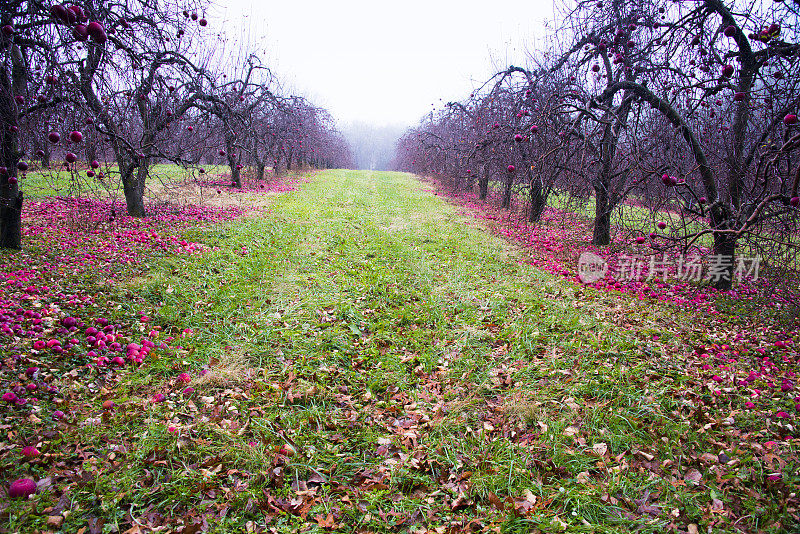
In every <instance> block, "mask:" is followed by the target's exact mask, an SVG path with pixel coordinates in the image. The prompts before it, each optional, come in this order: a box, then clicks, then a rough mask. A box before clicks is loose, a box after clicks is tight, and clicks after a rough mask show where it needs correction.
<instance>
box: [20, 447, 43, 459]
mask: <svg viewBox="0 0 800 534" xmlns="http://www.w3.org/2000/svg"><path fill="white" fill-rule="evenodd" d="M39 454H40V453H39V449H37V448H36V447H34V446H33V445H28V446H27V447H22V455H23V456H24V457H25V458H36V457H37V456H39Z"/></svg>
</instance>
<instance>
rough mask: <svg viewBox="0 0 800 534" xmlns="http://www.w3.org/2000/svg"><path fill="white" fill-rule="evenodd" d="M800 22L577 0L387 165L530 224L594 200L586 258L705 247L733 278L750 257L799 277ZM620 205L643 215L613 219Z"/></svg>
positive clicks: (788, 0)
mask: <svg viewBox="0 0 800 534" xmlns="http://www.w3.org/2000/svg"><path fill="white" fill-rule="evenodd" d="M798 13H800V3H798V2H797V0H784V1H781V0H775V1H773V0H747V1H739V0H735V1H734V0H690V1H673V0H658V1H655V2H651V1H643V0H601V1H598V0H592V1H579V2H577V3H576V4H573V5H571V6H570V7H569V8H564V9H563V10H562V12H561V17H560V22H559V27H558V28H557V29H556V30H555V31H554V32H553V34H552V35H551V36H550V37H549V41H548V42H547V45H548V46H547V52H535V53H533V54H532V55H531V57H532V59H531V60H530V63H531V64H530V65H529V66H528V67H527V68H520V67H509V68H508V69H506V70H504V71H502V72H498V73H497V74H495V75H494V76H492V77H491V78H490V79H489V80H488V81H487V82H486V83H485V84H484V85H483V86H482V87H480V88H479V89H478V90H476V91H474V92H473V94H471V95H469V97H468V98H467V99H465V100H463V101H460V102H451V103H448V104H447V106H445V107H444V109H442V110H440V111H438V112H436V113H432V114H431V115H430V116H428V117H426V118H425V119H424V120H423V121H422V122H421V124H420V125H419V126H418V127H417V128H415V129H413V130H411V131H409V132H407V133H406V135H405V136H404V137H403V138H402V139H401V140H400V142H399V143H398V150H397V156H396V157H397V159H396V166H397V167H398V168H400V169H403V170H409V171H412V172H415V173H419V174H426V175H432V176H435V177H439V178H440V179H441V180H444V181H447V182H449V183H450V185H451V186H452V187H453V188H455V189H463V188H467V189H471V188H474V189H475V190H476V192H477V194H478V195H479V197H480V198H481V199H482V200H485V199H486V198H487V195H488V196H489V197H490V198H491V197H492V194H491V193H492V192H494V191H496V192H497V193H498V195H497V197H498V199H499V200H498V201H499V202H500V203H501V205H502V207H504V208H508V207H510V206H511V204H512V200H513V199H514V198H517V197H518V196H519V195H520V194H524V196H525V198H526V200H527V202H526V209H527V217H528V219H529V221H531V222H536V221H537V220H538V219H539V217H540V216H541V214H542V213H543V211H544V210H545V208H546V207H547V206H548V202H550V203H551V204H552V203H553V200H554V199H558V205H559V206H562V207H563V206H564V205H565V203H566V201H565V200H563V199H565V198H566V199H583V201H584V202H587V203H588V202H589V201H591V202H592V203H593V204H594V210H593V216H594V222H593V235H592V243H593V244H594V245H596V246H603V245H608V244H609V243H611V242H612V239H613V236H614V232H615V230H622V231H624V233H625V235H627V236H631V237H635V239H636V240H637V241H638V242H639V243H645V242H649V244H650V246H651V247H652V248H653V249H654V250H656V251H664V252H666V251H669V250H673V251H680V252H683V253H687V252H689V251H691V250H693V249H698V248H700V247H699V245H700V244H702V243H706V244H707V245H709V246H708V247H707V248H709V249H710V252H711V253H712V254H714V255H716V257H717V258H719V261H720V265H723V266H727V267H728V268H729V270H728V274H729V275H730V274H731V273H732V269H733V266H734V264H735V259H734V254H736V253H737V251H741V250H745V247H746V250H747V251H748V252H749V253H752V254H760V255H762V256H763V257H765V258H767V259H768V260H769V261H770V263H771V264H772V265H773V266H775V267H782V268H790V269H797V266H798V251H799V247H800V241H798V223H800V210H799V209H798V205H799V204H800V198H798V182H800V125H798V119H797V112H798V108H800V40H798V32H800V18H799V16H798ZM624 206H636V208H637V213H639V214H640V216H638V217H631V218H628V219H627V220H623V219H622V218H620V217H617V216H615V214H618V213H620V209H619V208H621V207H624ZM643 213H646V214H647V215H646V216H641V214H643ZM643 219H647V221H643ZM667 221H668V222H667ZM665 222H666V224H665ZM626 223H627V224H628V225H629V226H628V227H625V224H626ZM656 225H657V228H658V230H656V231H651V227H652V228H653V229H655V227H656ZM732 279H733V277H732V276H722V277H720V279H719V281H718V282H717V283H716V286H717V287H718V288H721V289H725V288H729V287H730V284H731V281H732Z"/></svg>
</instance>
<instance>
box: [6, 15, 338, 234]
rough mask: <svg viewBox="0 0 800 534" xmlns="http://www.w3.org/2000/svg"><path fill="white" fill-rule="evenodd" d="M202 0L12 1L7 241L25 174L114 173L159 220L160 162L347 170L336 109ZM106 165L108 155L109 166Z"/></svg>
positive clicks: (133, 207) (16, 224)
mask: <svg viewBox="0 0 800 534" xmlns="http://www.w3.org/2000/svg"><path fill="white" fill-rule="evenodd" d="M205 7H206V5H205V4H203V3H202V2H198V1H196V0H188V2H187V3H186V4H181V3H180V0H167V1H163V0H125V1H122V2H106V1H101V0H78V1H77V2H70V3H67V4H60V3H57V2H52V1H48V2H43V1H41V0H4V1H3V2H0V53H2V61H0V248H19V246H20V236H21V228H20V226H21V213H22V208H23V194H22V192H21V191H20V185H21V184H23V183H24V182H23V180H24V176H25V173H26V172H28V171H29V170H32V169H33V168H35V167H44V168H53V169H55V170H59V169H61V170H63V169H68V170H70V171H71V172H85V173H86V174H87V175H88V176H90V177H92V176H95V175H98V176H99V177H104V172H105V174H106V175H109V174H112V175H114V176H109V178H114V179H115V180H116V181H117V182H118V183H120V184H121V188H122V189H123V192H124V196H125V201H126V204H127V210H128V213H129V214H130V215H132V216H137V217H142V216H144V215H145V205H144V192H145V185H146V182H147V179H148V176H149V173H150V170H151V168H152V166H153V165H154V164H155V163H158V162H167V161H171V162H175V163H178V164H181V165H183V166H187V167H189V166H194V167H197V168H200V169H201V171H202V168H201V166H202V164H204V163H205V164H207V163H221V164H225V165H228V166H229V167H230V175H231V185H232V186H233V187H241V169H243V168H244V167H245V166H251V167H252V168H253V172H254V174H255V175H256V176H257V177H258V178H263V176H264V172H265V169H266V168H267V167H275V168H276V169H277V168H280V169H290V168H292V167H294V166H302V165H311V166H320V167H342V166H347V165H348V164H349V163H350V154H349V149H348V147H347V144H346V143H345V141H344V140H343V138H342V137H341V136H340V135H339V134H338V132H336V130H335V129H334V126H333V121H332V119H331V117H330V116H329V115H328V113H327V112H326V111H325V110H323V109H319V108H317V107H314V106H313V105H311V103H309V102H308V101H307V100H306V99H304V98H302V97H299V96H293V95H290V94H286V92H285V91H283V90H282V89H281V87H280V85H279V84H278V82H277V80H275V79H274V77H273V75H272V73H271V72H270V70H269V69H268V68H267V67H265V66H264V64H263V63H262V61H261V59H260V58H259V56H258V55H257V54H256V53H254V52H253V51H252V50H250V49H249V47H248V46H243V45H242V44H241V43H234V44H231V42H230V41H229V40H228V39H227V38H226V37H225V36H224V35H223V34H221V33H215V32H214V31H213V29H212V28H211V27H210V26H209V23H208V21H207V20H206V19H205V18H204V17H203V11H204V9H205ZM101 162H102V163H101Z"/></svg>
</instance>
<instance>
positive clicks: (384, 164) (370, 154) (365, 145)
mask: <svg viewBox="0 0 800 534" xmlns="http://www.w3.org/2000/svg"><path fill="white" fill-rule="evenodd" d="M406 128H407V126H405V125H394V126H375V125H372V124H368V123H366V122H351V123H349V124H346V125H345V126H343V127H340V128H339V129H340V130H341V132H342V133H343V134H344V136H345V139H347V142H348V143H350V147H351V148H352V149H353V158H354V160H355V164H356V168H357V169H366V170H373V171H386V170H390V167H391V163H392V161H391V160H392V158H393V157H394V148H395V143H396V142H397V140H398V139H399V138H400V136H401V135H403V132H404V131H405V130H406Z"/></svg>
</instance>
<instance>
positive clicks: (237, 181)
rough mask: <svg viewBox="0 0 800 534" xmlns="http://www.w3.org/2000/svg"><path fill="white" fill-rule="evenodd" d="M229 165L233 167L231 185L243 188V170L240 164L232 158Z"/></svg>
mask: <svg viewBox="0 0 800 534" xmlns="http://www.w3.org/2000/svg"><path fill="white" fill-rule="evenodd" d="M229 166H230V169H231V187H236V188H238V189H241V188H242V176H241V170H240V169H239V166H238V165H237V164H236V162H235V161H233V160H230V163H229Z"/></svg>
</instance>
